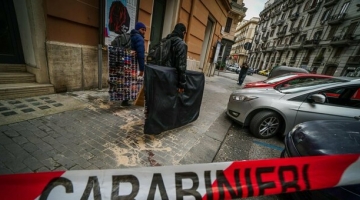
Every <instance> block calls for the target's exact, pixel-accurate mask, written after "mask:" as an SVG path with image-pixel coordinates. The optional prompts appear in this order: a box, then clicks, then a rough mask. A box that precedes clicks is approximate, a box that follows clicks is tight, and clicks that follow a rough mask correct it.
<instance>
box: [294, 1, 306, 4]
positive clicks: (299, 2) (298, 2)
mask: <svg viewBox="0 0 360 200" xmlns="http://www.w3.org/2000/svg"><path fill="white" fill-rule="evenodd" d="M304 1H305V0H295V3H297V4H301V3H302V2H304Z"/></svg>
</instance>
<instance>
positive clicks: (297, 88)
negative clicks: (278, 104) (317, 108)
mask: <svg viewBox="0 0 360 200" xmlns="http://www.w3.org/2000/svg"><path fill="white" fill-rule="evenodd" d="M345 82H349V81H348V80H343V79H337V78H327V79H318V80H314V81H309V82H303V83H298V84H295V85H290V86H288V87H281V88H279V91H280V92H282V93H285V94H293V93H297V92H303V91H306V90H311V89H315V88H319V87H324V86H327V85H332V84H334V83H345Z"/></svg>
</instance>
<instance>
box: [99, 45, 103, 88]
mask: <svg viewBox="0 0 360 200" xmlns="http://www.w3.org/2000/svg"><path fill="white" fill-rule="evenodd" d="M98 89H99V90H101V89H102V45H101V44H99V45H98Z"/></svg>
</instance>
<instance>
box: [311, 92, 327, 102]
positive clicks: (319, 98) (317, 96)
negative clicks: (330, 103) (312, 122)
mask: <svg viewBox="0 0 360 200" xmlns="http://www.w3.org/2000/svg"><path fill="white" fill-rule="evenodd" d="M310 100H311V103H321V104H323V103H325V101H326V96H325V95H323V94H313V95H311V96H310Z"/></svg>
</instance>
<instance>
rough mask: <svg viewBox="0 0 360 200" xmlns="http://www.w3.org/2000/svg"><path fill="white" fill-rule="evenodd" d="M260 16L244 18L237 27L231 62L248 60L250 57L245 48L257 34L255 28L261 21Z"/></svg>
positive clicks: (240, 62)
mask: <svg viewBox="0 0 360 200" xmlns="http://www.w3.org/2000/svg"><path fill="white" fill-rule="evenodd" d="M259 20H260V19H259V18H258V17H252V18H251V19H250V20H243V21H242V22H240V23H239V24H238V25H237V27H236V32H235V44H234V45H232V47H231V53H230V56H231V64H234V63H239V64H240V65H241V64H242V63H243V62H246V61H247V59H248V51H247V50H245V44H246V43H247V44H250V43H252V39H253V37H254V35H255V29H256V26H257V24H258V22H259Z"/></svg>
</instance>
